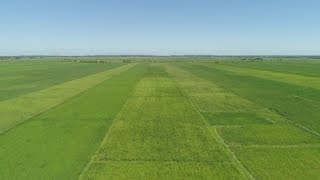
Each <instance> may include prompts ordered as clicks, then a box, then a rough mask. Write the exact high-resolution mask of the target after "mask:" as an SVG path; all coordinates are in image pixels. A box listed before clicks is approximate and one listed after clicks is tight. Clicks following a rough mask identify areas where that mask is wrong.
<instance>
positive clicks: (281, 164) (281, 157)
mask: <svg viewBox="0 0 320 180" xmlns="http://www.w3.org/2000/svg"><path fill="white" fill-rule="evenodd" d="M233 150H234V151H235V154H236V155H237V157H238V158H239V159H240V161H241V162H242V163H243V164H244V165H245V166H246V167H247V168H248V170H249V171H250V172H251V174H252V175H253V176H254V177H255V178H256V179H319V178H320V173H319V172H320V148H319V147H309V148H306V147H294V148H293V147H287V148H285V147H284V148H277V147H237V148H233Z"/></svg>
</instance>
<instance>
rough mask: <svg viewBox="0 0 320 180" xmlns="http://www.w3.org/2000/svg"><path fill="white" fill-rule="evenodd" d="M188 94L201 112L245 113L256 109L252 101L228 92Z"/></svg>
mask: <svg viewBox="0 0 320 180" xmlns="http://www.w3.org/2000/svg"><path fill="white" fill-rule="evenodd" d="M188 94H189V96H190V98H191V100H192V101H193V102H194V103H195V104H196V105H197V106H198V108H199V109H200V111H201V112H212V113H220V112H245V111H250V109H252V108H253V107H254V104H253V103H251V102H250V101H247V100H245V99H243V98H240V97H239V96H236V95H234V94H232V93H227V92H213V93H193V92H192V93H188Z"/></svg>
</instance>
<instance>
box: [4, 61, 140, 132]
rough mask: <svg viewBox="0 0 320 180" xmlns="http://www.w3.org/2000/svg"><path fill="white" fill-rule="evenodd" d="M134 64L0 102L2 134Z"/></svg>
mask: <svg viewBox="0 0 320 180" xmlns="http://www.w3.org/2000/svg"><path fill="white" fill-rule="evenodd" d="M134 65H135V64H128V65H124V66H121V67H117V68H114V69H111V70H107V71H104V72H101V73H97V74H94V75H90V76H87V77H83V78H80V79H76V80H72V81H68V82H65V83H62V84H59V85H55V86H52V87H49V88H47V89H43V90H40V91H37V92H33V93H29V94H26V95H22V96H19V97H16V98H12V99H8V100H5V101H2V102H0V116H1V119H0V135H1V134H3V133H4V132H6V131H8V130H10V129H11V128H14V127H16V126H17V125H19V124H21V123H23V122H24V121H26V120H28V119H30V118H32V117H34V116H35V115H37V114H39V113H41V112H44V111H47V110H49V109H51V108H53V107H55V106H57V105H59V104H61V103H63V102H64V101H66V100H67V99H69V98H71V97H73V96H75V95H77V94H79V93H81V92H84V91H86V90H87V89H89V88H91V87H93V86H96V85H97V84H99V83H101V82H103V81H104V80H106V79H108V78H111V77H113V76H116V75H119V74H120V73H122V72H124V71H126V70H128V69H130V68H132V67H133V66H134Z"/></svg>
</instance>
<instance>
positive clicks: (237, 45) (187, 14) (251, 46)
mask: <svg viewBox="0 0 320 180" xmlns="http://www.w3.org/2000/svg"><path fill="white" fill-rule="evenodd" d="M319 9H320V1H319V0H304V1H303V0H28V1H26V0H2V1H0V55H33V54H39V55H94V54H112V55H115V54H152V55H170V54H176V55H177V54H213V55H320V10H319Z"/></svg>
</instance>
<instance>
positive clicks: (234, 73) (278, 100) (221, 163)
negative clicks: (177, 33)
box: [0, 57, 320, 180]
mask: <svg viewBox="0 0 320 180" xmlns="http://www.w3.org/2000/svg"><path fill="white" fill-rule="evenodd" d="M252 59H253V58H243V57H42V58H22V59H12V58H11V59H10V58H8V59H2V60H0V179H32V180H34V179H320V60H319V59H307V58H302V57H295V58H284V57H283V58H276V57H266V58H263V60H256V59H253V60H252Z"/></svg>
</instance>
